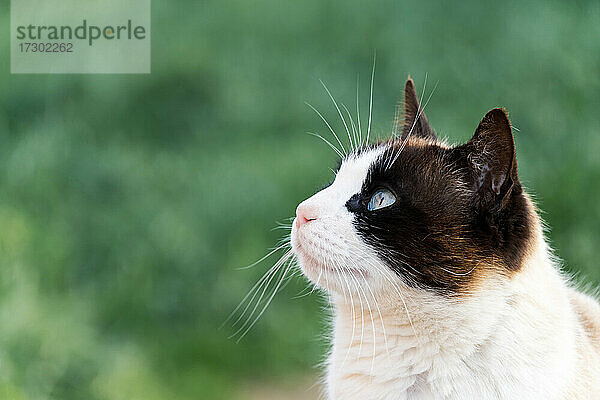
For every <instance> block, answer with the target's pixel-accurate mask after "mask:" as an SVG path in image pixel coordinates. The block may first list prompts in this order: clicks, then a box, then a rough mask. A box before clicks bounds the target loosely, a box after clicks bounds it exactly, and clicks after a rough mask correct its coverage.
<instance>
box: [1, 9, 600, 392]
mask: <svg viewBox="0 0 600 400" xmlns="http://www.w3.org/2000/svg"><path fill="white" fill-rule="evenodd" d="M8 15H9V10H8V7H7V6H2V8H0V18H1V20H2V21H3V22H4V23H5V26H7V25H8V23H9V19H8ZM599 18H600V4H598V2H592V1H590V2H583V1H577V2H570V3H562V2H558V1H550V2H548V1H541V0H539V1H533V2H528V3H526V4H524V3H523V2H512V1H511V2H502V3H490V4H483V3H481V2H478V1H463V2H460V3H456V2H454V3H450V2H446V3H440V4H437V5H433V4H425V3H424V2H416V1H414V2H397V1H389V2H387V1H374V2H370V3H369V4H368V5H367V4H366V3H364V2H359V1H355V0H349V1H345V2H330V1H321V0H308V1H303V2H291V3H282V2H278V1H274V0H263V1H259V2H254V3H248V2H246V1H240V0H237V1H236V0H233V1H230V2H227V3H224V2H217V1H207V2H192V1H187V2H185V1H184V2H177V3H176V2H154V4H153V20H152V23H153V25H152V30H153V32H152V42H153V43H152V55H153V62H152V74H151V75H132V76H125V75H114V76H101V75H78V76H70V75H66V76H63V75H10V74H9V60H8V57H4V58H2V59H1V60H0V63H1V64H0V65H1V66H2V70H3V73H2V74H0V89H1V90H0V138H1V139H2V146H0V188H1V190H0V222H1V223H0V249H1V251H0V261H1V262H2V266H3V268H2V269H1V270H0V304H1V305H2V306H1V307H0V359H1V360H2V363H1V364H2V367H1V368H0V397H2V398H9V399H23V400H33V399H36V400H37V399H61V400H62V399H64V400H69V399H99V400H100V399H111V400H112V399H166V398H168V399H173V400H179V399H181V400H183V399H198V398H210V399H219V398H223V399H227V398H231V397H232V396H235V393H237V391H238V388H240V387H242V386H244V385H245V383H246V382H249V381H286V380H289V379H293V377H296V376H298V375H305V374H314V373H315V370H314V368H313V367H314V366H315V365H316V364H317V363H318V362H319V361H320V360H321V357H322V353H323V352H324V349H325V347H326V343H324V340H323V339H321V332H323V329H324V328H323V312H322V306H323V304H322V302H321V301H320V300H319V299H318V298H316V296H315V295H313V296H308V297H303V298H301V299H292V297H294V296H295V295H296V294H297V293H298V292H300V291H301V290H302V289H303V287H304V283H303V281H302V280H301V279H294V280H292V281H291V283H290V284H289V286H287V287H286V289H285V290H284V291H283V292H282V293H281V294H280V295H279V296H277V297H276V299H275V301H274V302H273V304H272V306H271V307H270V309H269V310H268V311H267V312H266V313H265V315H264V316H263V318H262V319H261V321H259V322H258V323H257V324H256V325H255V326H254V328H253V329H252V330H251V331H250V332H249V334H248V335H247V336H246V337H245V338H244V339H243V340H242V341H240V342H239V343H236V342H235V341H234V340H230V339H228V336H229V335H231V334H232V333H233V332H234V330H233V329H232V328H231V327H230V326H228V325H226V326H225V327H224V328H222V329H218V328H219V326H220V325H221V324H222V322H223V321H224V320H225V318H226V317H227V315H228V314H229V313H230V312H231V311H232V310H233V308H234V307H235V306H236V305H237V303H238V302H239V301H240V300H241V298H242V297H243V295H244V294H245V293H246V291H247V290H248V289H249V288H250V287H251V285H252V284H253V282H254V281H255V280H256V279H258V277H260V276H261V275H262V273H264V271H265V270H266V269H267V267H269V264H268V263H263V264H261V265H259V266H257V267H255V268H252V269H249V270H242V271H238V270H235V268H236V267H239V266H243V265H247V264H250V263H251V262H253V261H254V260H256V259H258V258H260V257H261V256H262V255H263V254H265V252H266V249H267V248H269V247H272V246H274V245H275V243H276V242H277V241H278V240H279V239H280V237H281V235H282V231H280V230H275V231H273V230H271V228H273V227H274V226H276V223H277V222H278V221H282V220H285V218H288V217H290V216H292V215H293V213H294V210H295V206H296V204H297V203H298V202H299V201H301V200H303V199H304V198H306V197H307V196H309V195H310V194H312V193H313V192H314V191H315V190H317V189H319V188H320V187H321V186H322V185H323V184H324V183H326V182H328V181H329V179H331V172H330V170H329V168H330V167H333V166H334V165H335V163H336V158H335V154H334V153H333V152H332V151H331V150H330V149H328V148H327V146H326V145H325V144H324V143H322V142H320V141H319V140H318V139H316V138H314V137H312V136H310V135H307V134H306V132H307V131H317V132H320V133H321V134H323V135H327V130H326V127H324V126H323V124H322V123H321V121H320V120H319V119H318V117H317V116H316V115H315V114H314V113H313V112H312V111H311V110H310V109H309V108H308V107H307V106H306V105H305V104H304V102H305V101H307V102H309V103H311V104H313V105H314V106H315V107H317V108H318V109H319V110H321V112H323V114H324V115H325V116H326V117H327V118H328V119H329V120H330V121H332V122H333V121H335V127H336V129H337V130H341V129H342V125H341V124H340V123H339V122H337V120H336V118H337V115H336V111H335V109H334V108H333V106H332V105H331V103H330V102H329V100H328V98H327V95H326V93H325V92H324V91H323V89H322V87H321V86H320V83H319V79H323V80H324V81H325V82H326V83H327V85H328V87H329V88H330V89H331V90H332V92H333V93H334V95H335V96H336V98H337V99H338V100H339V101H341V102H344V103H345V104H347V105H348V106H349V107H350V108H353V106H354V104H355V101H356V84H357V76H359V79H360V91H361V95H360V101H361V107H362V112H363V115H362V116H363V122H364V121H366V118H365V116H366V112H367V110H368V85H369V78H370V71H371V67H372V62H373V55H374V53H375V52H376V53H377V66H376V74H375V88H374V119H373V130H374V132H376V133H377V134H378V135H379V136H380V137H382V136H384V135H387V134H388V132H390V128H391V124H392V120H393V117H394V107H395V104H397V103H398V102H399V101H400V100H401V89H402V87H403V84H404V80H405V78H406V76H407V75H408V74H409V73H410V74H411V75H412V76H413V77H414V78H415V81H416V84H417V86H418V87H419V88H421V87H422V85H423V82H424V80H425V76H426V75H427V79H428V88H433V86H434V84H435V83H437V89H436V91H435V93H434V95H433V97H432V99H431V101H430V103H429V105H428V106H427V107H428V109H427V112H428V117H429V120H430V122H431V124H432V125H433V127H434V128H435V129H436V130H437V131H438V133H439V134H441V135H442V136H445V137H447V138H448V139H449V140H450V141H453V142H458V141H463V140H466V139H468V138H469V137H470V135H471V134H472V133H473V131H474V129H475V127H476V125H477V123H478V121H479V119H480V118H481V117H482V116H483V115H484V113H485V112H486V111H487V110H488V109H490V108H492V107H495V106H505V107H506V108H507V109H508V110H509V112H510V115H511V119H512V122H513V123H514V125H515V126H516V127H517V128H518V129H519V132H517V139H516V140H517V151H518V160H519V169H520V176H521V179H522V181H523V182H524V184H525V185H526V186H527V188H528V189H529V191H530V192H532V193H534V194H535V197H536V199H537V203H538V204H539V205H540V207H541V208H542V209H543V210H544V211H545V213H544V218H545V220H546V221H547V222H548V223H549V225H550V226H551V228H552V229H551V232H550V239H551V242H552V244H553V246H554V248H555V249H556V250H557V253H558V255H559V256H561V257H562V258H563V259H564V260H565V264H566V267H567V269H568V270H570V271H579V272H580V273H581V276H582V277H584V280H585V281H586V282H598V281H600V269H599V268H598V265H597V261H596V260H597V249H598V247H599V245H600V239H599V237H598V226H599V223H600V207H599V206H598V196H599V195H600V186H599V183H600V155H599V154H600V119H599V118H598V111H597V110H598V109H599V107H600V75H598V71H599V70H600V40H599V38H600V24H598V23H597V21H598V20H599ZM8 43H9V40H8V35H3V36H2V37H0V46H1V48H2V50H3V53H4V54H8Z"/></svg>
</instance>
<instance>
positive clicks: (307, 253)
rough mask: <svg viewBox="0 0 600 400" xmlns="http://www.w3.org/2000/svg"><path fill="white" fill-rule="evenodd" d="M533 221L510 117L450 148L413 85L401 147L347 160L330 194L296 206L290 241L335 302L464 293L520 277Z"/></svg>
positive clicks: (397, 143)
mask: <svg viewBox="0 0 600 400" xmlns="http://www.w3.org/2000/svg"><path fill="white" fill-rule="evenodd" d="M530 218H531V212H530V206H529V204H528V202H527V199H526V198H525V197H524V195H523V193H522V190H521V186H520V184H519V182H518V178H517V174H516V158H515V152H514V143H513V138H512V132H511V128H510V123H509V121H508V118H507V117H506V114H505V113H504V111H503V110H500V109H494V110H492V111H490V112H489V113H488V114H487V115H486V116H485V117H484V119H483V120H482V121H481V123H480V124H479V127H478V128H477V130H476V132H475V135H474V136H473V138H472V139H471V140H470V141H469V142H468V143H466V144H464V145H461V146H457V147H448V146H446V145H444V144H442V143H441V142H439V141H438V140H437V138H436V136H435V133H434V132H433V130H432V129H431V128H430V127H429V125H428V122H427V119H426V118H425V115H424V114H422V110H421V109H420V106H419V104H418V100H417V97H416V94H415V92H414V86H413V84H412V81H410V80H409V81H408V82H407V87H406V100H405V121H404V128H403V134H402V137H401V138H398V139H390V140H388V141H385V142H381V143H378V144H376V145H373V146H369V147H363V148H362V149H359V150H357V151H355V152H353V153H352V154H350V155H348V156H346V157H345V158H344V159H343V160H342V162H341V164H340V168H339V170H338V171H337V173H336V176H335V179H334V181H333V182H332V183H331V185H329V186H327V187H326V188H325V189H323V190H321V191H320V192H318V193H316V194H315V195H313V196H312V197H310V198H309V199H307V200H305V201H303V202H302V203H301V204H300V205H299V206H298V208H297V211H296V219H295V221H294V224H293V227H292V237H291V239H292V248H293V250H294V253H295V255H296V257H297V259H298V261H299V264H300V266H301V268H302V270H303V272H304V274H305V275H306V276H307V277H308V278H309V279H310V280H312V281H313V282H314V283H316V284H317V285H319V286H321V287H323V288H325V289H327V290H329V291H332V292H336V293H340V294H343V293H345V292H346V291H364V290H373V291H379V290H385V291H390V290H392V291H393V290H395V289H396V288H397V287H398V285H409V286H411V287H417V288H423V289H427V290H433V291H437V292H441V293H460V292H465V291H468V290H470V289H472V288H474V287H475V286H476V285H477V284H478V282H481V280H482V279H486V278H487V277H490V276H498V275H509V274H511V273H512V272H514V271H516V270H518V269H519V267H520V265H521V263H522V259H523V257H524V256H525V253H526V252H527V249H528V242H529V238H530V236H531V234H530V229H529V228H530V225H531V224H530V220H529V219H530Z"/></svg>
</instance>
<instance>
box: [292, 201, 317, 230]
mask: <svg viewBox="0 0 600 400" xmlns="http://www.w3.org/2000/svg"><path fill="white" fill-rule="evenodd" d="M317 218H318V214H317V208H316V207H314V206H311V205H309V204H305V203H300V205H299V206H298V208H296V227H298V228H300V227H301V226H302V225H304V224H306V223H307V222H310V221H314V220H315V219H317Z"/></svg>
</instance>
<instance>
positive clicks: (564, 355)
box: [292, 148, 600, 400]
mask: <svg viewBox="0 0 600 400" xmlns="http://www.w3.org/2000/svg"><path fill="white" fill-rule="evenodd" d="M382 153H383V149H382V148H379V149H375V150H370V151H368V152H365V153H362V154H361V155H360V156H358V157H354V156H351V157H349V158H348V159H346V160H345V161H344V163H343V164H342V166H341V168H340V170H339V172H338V174H337V176H336V179H335V181H334V183H333V184H332V185H331V186H329V187H328V188H326V189H324V190H322V191H321V192H319V193H317V194H315V195H314V196H312V197H311V198H309V199H308V200H306V201H305V203H304V204H309V205H310V206H311V207H313V208H315V209H317V210H318V218H317V219H316V220H314V221H310V223H307V224H304V225H302V226H301V227H298V226H296V224H294V227H293V230H292V246H293V249H294V252H295V254H296V256H297V258H298V260H299V263H300V265H301V267H302V270H303V272H304V273H305V275H306V276H307V277H308V278H309V279H311V280H312V281H313V282H314V283H316V284H317V285H318V286H321V287H322V288H324V289H325V290H326V291H327V292H328V293H329V295H330V299H331V302H332V304H333V305H334V312H335V317H334V329H333V334H334V338H333V347H332V351H331V355H330V356H329V360H328V367H327V379H326V382H327V394H328V398H329V399H381V400H387V399H389V400H391V399H394V400H400V399H592V398H600V372H599V371H600V361H599V357H598V354H597V353H596V351H594V348H593V345H592V341H591V340H590V339H589V338H588V337H587V336H586V334H585V332H584V329H583V327H582V324H581V323H580V321H579V319H578V315H579V314H578V313H581V312H582V311H581V310H576V309H575V306H574V304H575V303H574V301H575V300H573V296H574V292H573V290H572V289H570V288H569V286H568V283H567V281H566V279H565V278H564V277H563V276H562V275H561V274H560V273H559V271H558V268H557V267H556V266H555V264H554V263H553V261H552V259H551V257H550V255H549V254H550V253H549V250H548V248H547V245H546V243H545V241H544V238H543V233H542V230H541V226H540V224H539V221H536V224H537V227H536V229H537V245H536V247H535V248H532V249H530V254H529V255H528V257H527V260H526V262H525V264H524V266H523V267H522V268H521V270H520V272H519V273H517V274H516V275H515V276H513V277H511V278H508V277H502V276H490V277H489V278H487V279H485V280H484V281H483V282H482V283H481V284H479V285H478V287H477V289H476V290H472V291H471V292H469V293H468V294H463V295H459V296H456V297H454V298H449V297H443V296H441V295H438V294H433V293H431V292H428V291H424V290H419V289H414V288H411V287H408V286H407V285H405V284H404V283H403V281H402V280H401V279H400V278H399V277H397V276H396V275H395V274H392V273H391V271H390V270H389V269H388V268H387V266H386V265H385V264H383V263H382V261H381V260H379V258H378V257H377V256H376V255H375V253H374V252H373V250H372V249H370V248H369V247H368V246H367V245H366V244H364V243H363V242H362V241H361V239H360V237H359V236H358V234H357V232H356V231H355V228H354V227H353V225H352V218H353V216H352V214H351V213H350V212H349V211H348V210H347V209H346V207H345V203H346V201H347V200H348V199H349V198H350V197H351V196H352V195H354V194H355V193H358V192H360V189H361V186H362V184H363V181H364V179H365V177H366V174H367V170H368V168H369V166H370V165H371V164H372V163H373V162H374V161H375V160H376V159H377V158H378V157H381V155H382ZM577 296H583V295H581V294H577ZM579 299H580V300H581V298H579ZM586 299H587V300H585V299H584V300H581V301H582V302H583V303H585V302H586V301H589V298H586ZM586 304H587V303H586ZM591 304H592V303H590V307H591V308H590V309H594V305H595V304H596V303H593V304H594V305H591ZM594 310H595V309H594ZM584 311H585V310H584ZM596 311H597V310H596ZM596 317H598V315H594V318H596Z"/></svg>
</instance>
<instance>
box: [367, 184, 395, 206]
mask: <svg viewBox="0 0 600 400" xmlns="http://www.w3.org/2000/svg"><path fill="white" fill-rule="evenodd" d="M395 202H396V196H394V194H393V193H392V192H390V191H389V190H386V189H380V190H378V191H376V192H375V194H374V195H373V197H371V200H370V201H369V204H367V210H369V211H375V210H379V209H380V208H385V207H388V206H391V205H392V204H394V203H395Z"/></svg>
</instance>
